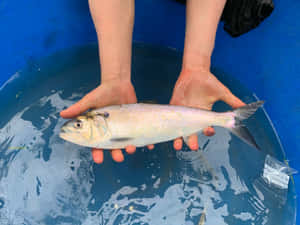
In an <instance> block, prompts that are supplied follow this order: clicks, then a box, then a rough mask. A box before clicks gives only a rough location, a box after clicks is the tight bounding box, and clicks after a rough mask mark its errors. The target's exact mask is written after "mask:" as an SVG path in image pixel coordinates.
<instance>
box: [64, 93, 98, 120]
mask: <svg viewBox="0 0 300 225" xmlns="http://www.w3.org/2000/svg"><path fill="white" fill-rule="evenodd" d="M93 104H94V101H93V99H92V97H91V95H90V94H87V95H86V96H84V97H83V98H82V99H81V100H80V101H78V102H77V103H75V104H74V105H71V106H70V107H69V108H67V109H65V110H63V111H61V112H60V116H61V117H63V118H72V117H75V116H78V115H80V114H81V113H83V112H85V111H87V110H88V109H90V108H92V106H93Z"/></svg>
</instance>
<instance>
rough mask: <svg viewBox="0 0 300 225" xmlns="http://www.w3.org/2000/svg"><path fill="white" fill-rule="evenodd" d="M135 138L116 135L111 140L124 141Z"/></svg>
mask: <svg viewBox="0 0 300 225" xmlns="http://www.w3.org/2000/svg"><path fill="white" fill-rule="evenodd" d="M132 139H133V138H131V137H115V138H111V139H110V141H111V142H122V141H130V140H132Z"/></svg>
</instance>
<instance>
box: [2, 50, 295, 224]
mask: <svg viewBox="0 0 300 225" xmlns="http://www.w3.org/2000/svg"><path fill="white" fill-rule="evenodd" d="M135 51H136V52H137V53H136V54H140V55H141V57H138V58H141V61H140V62H139V63H137V65H136V67H135V68H138V67H139V66H140V67H142V66H141V65H143V66H144V67H146V68H147V65H151V63H152V64H154V65H156V63H160V62H161V61H162V59H160V60H158V59H157V58H155V60H156V61H155V60H154V61H152V62H151V63H150V64H149V62H146V60H145V57H146V56H145V55H147V54H146V53H145V52H147V49H144V48H136V50H135ZM95 52H96V49H95V47H93V48H87V49H84V50H81V52H80V54H79V53H77V55H76V54H75V56H74V55H72V57H71V59H69V58H68V57H66V56H64V57H66V58H63V59H69V60H70V61H65V62H64V61H63V60H61V61H62V62H64V63H65V64H63V66H64V70H62V69H60V70H58V69H53V71H50V72H49V70H46V72H45V74H47V75H51V76H52V78H51V79H53V80H51V79H50V80H49V79H48V76H46V75H43V76H42V77H43V79H44V80H45V83H46V84H44V86H43V82H40V81H39V83H38V85H37V86H34V85H33V86H34V87H37V88H34V89H27V90H23V91H22V93H24V94H23V95H22V96H21V97H20V99H19V98H16V99H15V100H14V101H15V102H11V105H9V104H8V108H7V109H6V110H7V112H9V113H7V115H8V114H9V115H11V116H7V120H5V121H4V122H3V123H2V124H3V125H2V126H1V127H0V224H1V225H2V224H3V225H20V224H25V225H36V224H45V225H46V224H47V225H54V224H62V225H67V224H70V225H71V224H72V225H74V224H75V225H76V224H82V225H97V224H99V225H102V224H103V225H104V224H107V225H109V224H111V225H112V224H132V225H133V224H136V225H137V224H149V225H153V224H154V225H156V224H159V225H161V224H167V225H170V224H172V225H177V224H178V225H192V224H198V222H199V220H200V217H201V215H202V214H203V213H204V212H205V215H206V217H205V218H206V220H205V224H206V225H216V224H218V225H223V224H230V225H235V224H236V225H237V224H249V225H250V224H260V225H263V224H268V225H274V224H277V222H278V221H281V220H282V210H283V208H284V207H285V205H284V204H281V203H280V202H279V201H278V199H276V198H274V197H273V196H272V195H268V194H267V190H266V189H264V188H263V187H262V186H261V185H258V184H259V182H257V178H258V177H259V176H260V173H261V169H262V166H263V159H264V154H263V153H262V152H257V151H255V150H254V149H252V148H250V147H249V146H247V145H245V144H244V143H243V142H241V141H240V140H238V139H237V138H235V137H233V136H232V135H231V134H230V133H229V132H228V131H226V130H224V129H221V128H217V129H216V131H217V134H216V135H215V136H214V137H212V138H207V137H204V136H202V135H199V141H200V146H201V149H200V150H199V151H197V152H192V151H189V150H187V149H184V150H183V151H178V152H175V151H174V150H173V149H172V143H163V144H160V145H157V146H156V149H155V150H154V151H151V152H150V151H148V150H146V149H138V152H137V153H135V154H134V155H130V156H126V161H125V162H124V163H122V164H117V163H114V162H112V160H111V159H110V157H109V154H106V155H105V156H106V158H105V159H106V160H105V162H104V164H103V165H101V166H99V165H96V164H94V163H93V162H92V158H91V154H90V151H89V149H87V148H83V147H80V146H77V145H73V144H71V143H68V142H65V141H63V140H62V139H60V138H59V137H58V132H59V129H60V127H61V125H62V124H63V123H64V120H63V119H62V118H60V117H59V112H60V111H61V110H62V109H64V108H65V107H67V106H69V105H71V104H72V103H74V102H75V101H77V100H78V99H79V98H80V97H81V96H83V94H84V93H86V92H87V91H88V90H91V89H92V88H93V87H94V86H95V82H94V81H93V79H94V77H95V76H97V74H98V71H97V66H98V64H97V57H96V53H95ZM72 54H74V52H73V53H72ZM82 55H84V56H85V57H83V56H82ZM60 57H62V56H60ZM136 57H137V56H136ZM149 57H150V58H151V54H150V56H148V60H149ZM162 57H166V56H162ZM175 58H176V57H175ZM169 60H170V59H169ZM71 62H72V63H71ZM61 66H62V65H61ZM152 67H153V65H152ZM155 67H157V66H155ZM58 68H59V67H58ZM167 69H168V68H165V71H166V70H167ZM86 71H87V73H89V74H92V75H91V76H90V77H87V78H82V75H81V74H82V73H83V72H86ZM39 72H43V68H41V69H40V70H39ZM68 79H69V80H72V79H73V80H75V81H74V82H73V83H72V84H71V83H70V82H66V80H68ZM13 82H17V81H12V82H10V83H13ZM135 82H136V83H139V82H141V81H139V80H136V81H135ZM153 82H155V81H153ZM9 85H10V84H8V85H7V87H6V88H9ZM22 85H23V84H20V86H22ZM170 86H172V84H170ZM46 87H47V88H46ZM79 87H80V88H79ZM137 89H138V88H137ZM2 91H5V89H3V90H2ZM16 91H18V90H16ZM33 91H34V92H33ZM137 92H138V93H140V95H142V92H141V91H139V90H137ZM33 95H34V97H32V96H33ZM144 96H146V98H147V95H144ZM17 101H19V102H17ZM20 101H21V103H20ZM161 101H162V102H163V101H164V99H162V100H161ZM14 105H15V106H16V107H13V106H14ZM260 113H261V114H263V113H262V112H260ZM4 118H6V117H4ZM261 118H263V117H261ZM258 119H259V118H258ZM255 126H257V127H255V128H257V129H258V130H259V129H260V128H261V127H260V126H261V125H257V124H256V125H255ZM254 130H255V129H254ZM264 142H265V141H264V140H259V143H260V144H261V145H262V146H268V145H267V143H266V144H264ZM266 142H267V141H266ZM107 153H108V152H107ZM285 224H290V223H285Z"/></svg>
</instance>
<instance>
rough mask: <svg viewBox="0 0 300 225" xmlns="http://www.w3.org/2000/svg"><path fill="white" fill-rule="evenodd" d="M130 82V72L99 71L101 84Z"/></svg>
mask: <svg viewBox="0 0 300 225" xmlns="http://www.w3.org/2000/svg"><path fill="white" fill-rule="evenodd" d="M112 82H113V83H117V84H118V83H120V84H127V83H129V84H131V77H130V72H118V73H113V72H110V73H101V84H105V83H112Z"/></svg>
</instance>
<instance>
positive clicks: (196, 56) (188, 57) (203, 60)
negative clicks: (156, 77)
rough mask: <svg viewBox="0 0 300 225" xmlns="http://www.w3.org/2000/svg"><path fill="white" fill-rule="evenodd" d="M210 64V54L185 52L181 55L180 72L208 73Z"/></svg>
mask: <svg viewBox="0 0 300 225" xmlns="http://www.w3.org/2000/svg"><path fill="white" fill-rule="evenodd" d="M210 64H211V56H210V54H203V53H197V52H187V51H185V53H184V55H183V62H182V70H183V71H202V72H209V71H210Z"/></svg>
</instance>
